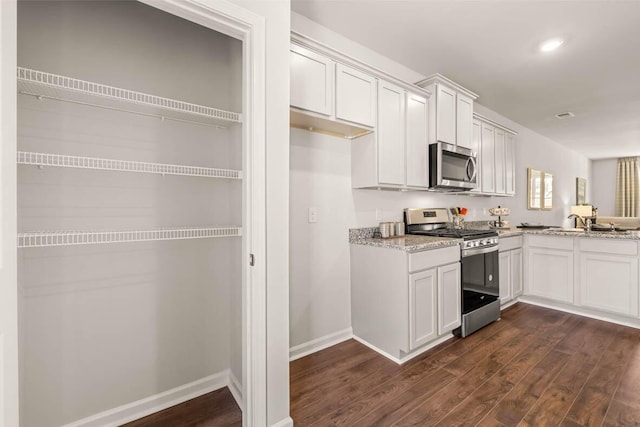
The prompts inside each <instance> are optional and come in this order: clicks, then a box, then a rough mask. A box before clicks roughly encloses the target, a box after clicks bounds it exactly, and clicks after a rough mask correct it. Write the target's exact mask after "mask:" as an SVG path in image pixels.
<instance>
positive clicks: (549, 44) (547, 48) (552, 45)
mask: <svg viewBox="0 0 640 427" xmlns="http://www.w3.org/2000/svg"><path fill="white" fill-rule="evenodd" d="M562 43H564V40H562V39H560V38H555V39H549V40H547V41H545V42H543V43H541V44H540V51H542V52H551V51H552V50H556V49H557V48H559V47H560V46H562Z"/></svg>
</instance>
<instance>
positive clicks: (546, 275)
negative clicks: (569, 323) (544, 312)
mask: <svg viewBox="0 0 640 427" xmlns="http://www.w3.org/2000/svg"><path fill="white" fill-rule="evenodd" d="M527 237H528V239H527V242H528V244H527V275H526V278H527V280H526V292H527V294H529V295H533V296H538V297H543V298H547V299H550V300H553V301H559V302H564V303H570V304H572V303H573V240H574V239H573V238H570V237H557V236H539V235H536V236H527Z"/></svg>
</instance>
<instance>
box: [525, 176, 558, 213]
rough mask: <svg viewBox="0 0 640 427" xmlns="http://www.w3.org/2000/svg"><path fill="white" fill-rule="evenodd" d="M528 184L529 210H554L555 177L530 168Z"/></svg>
mask: <svg viewBox="0 0 640 427" xmlns="http://www.w3.org/2000/svg"><path fill="white" fill-rule="evenodd" d="M527 183H528V185H527V209H531V210H551V209H553V175H552V174H550V173H548V172H542V171H539V170H537V169H532V168H528V169H527Z"/></svg>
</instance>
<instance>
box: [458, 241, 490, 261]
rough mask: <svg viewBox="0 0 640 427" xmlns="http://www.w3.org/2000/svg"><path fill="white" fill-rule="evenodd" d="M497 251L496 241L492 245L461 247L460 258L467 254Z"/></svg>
mask: <svg viewBox="0 0 640 427" xmlns="http://www.w3.org/2000/svg"><path fill="white" fill-rule="evenodd" d="M497 251H498V244H497V243H495V244H493V245H490V246H483V247H481V248H469V249H463V250H462V258H464V257H468V256H473V255H482V254H488V253H491V252H497Z"/></svg>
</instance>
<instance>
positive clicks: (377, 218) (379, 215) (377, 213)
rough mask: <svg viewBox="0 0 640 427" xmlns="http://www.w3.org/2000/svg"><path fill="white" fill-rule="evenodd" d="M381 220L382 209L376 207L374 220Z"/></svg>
mask: <svg viewBox="0 0 640 427" xmlns="http://www.w3.org/2000/svg"><path fill="white" fill-rule="evenodd" d="M380 220H382V209H378V208H376V221H380Z"/></svg>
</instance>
